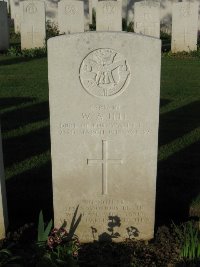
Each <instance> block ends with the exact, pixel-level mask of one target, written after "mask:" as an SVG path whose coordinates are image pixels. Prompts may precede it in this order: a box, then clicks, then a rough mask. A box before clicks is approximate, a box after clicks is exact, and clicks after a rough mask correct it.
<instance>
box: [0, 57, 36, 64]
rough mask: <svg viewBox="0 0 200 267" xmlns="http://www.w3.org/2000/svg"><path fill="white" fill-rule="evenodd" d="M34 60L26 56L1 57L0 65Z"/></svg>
mask: <svg viewBox="0 0 200 267" xmlns="http://www.w3.org/2000/svg"><path fill="white" fill-rule="evenodd" d="M31 60H34V58H28V57H12V58H7V57H6V56H5V57H1V58H0V66H6V65H12V64H19V63H24V62H28V61H31Z"/></svg>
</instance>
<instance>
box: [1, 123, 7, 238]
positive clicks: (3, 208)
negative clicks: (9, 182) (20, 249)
mask: <svg viewBox="0 0 200 267" xmlns="http://www.w3.org/2000/svg"><path fill="white" fill-rule="evenodd" d="M7 226H8V214H7V201H6V189H5V177H4V166H3V151H2V140H1V124H0V239H2V238H5V231H6V228H7Z"/></svg>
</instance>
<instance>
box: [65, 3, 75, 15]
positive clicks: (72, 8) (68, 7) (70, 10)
mask: <svg viewBox="0 0 200 267" xmlns="http://www.w3.org/2000/svg"><path fill="white" fill-rule="evenodd" d="M65 13H66V14H67V15H69V16H73V15H75V14H77V9H76V7H75V6H73V5H66V6H65Z"/></svg>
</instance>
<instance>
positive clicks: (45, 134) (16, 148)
mask: <svg viewBox="0 0 200 267" xmlns="http://www.w3.org/2000/svg"><path fill="white" fill-rule="evenodd" d="M49 149H50V129H49V127H44V128H41V129H39V130H36V131H34V130H33V131H31V132H30V133H28V134H26V135H22V136H17V137H14V138H8V139H5V140H3V150H4V165H5V167H6V168H8V167H9V166H10V165H12V164H16V163H18V162H21V161H23V160H26V159H28V158H30V157H32V156H36V155H39V154H41V153H43V152H44V151H47V150H49Z"/></svg>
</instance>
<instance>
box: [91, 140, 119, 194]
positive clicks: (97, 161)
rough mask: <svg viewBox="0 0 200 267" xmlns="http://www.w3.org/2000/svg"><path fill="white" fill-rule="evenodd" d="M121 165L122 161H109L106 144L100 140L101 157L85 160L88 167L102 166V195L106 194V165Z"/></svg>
mask: <svg viewBox="0 0 200 267" xmlns="http://www.w3.org/2000/svg"><path fill="white" fill-rule="evenodd" d="M109 163H110V164H123V160H122V159H109V158H108V142H107V141H106V140H102V157H101V159H87V164H88V165H90V166H91V165H94V164H101V166H102V195H106V194H107V193H108V177H107V176H108V174H107V169H108V164H109Z"/></svg>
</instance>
